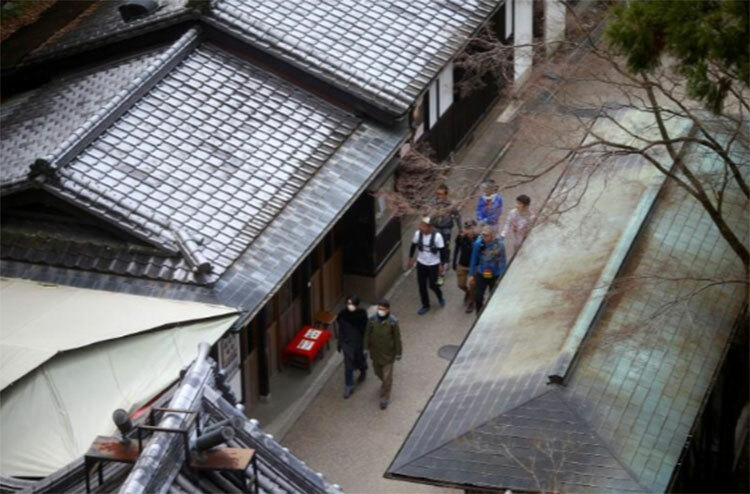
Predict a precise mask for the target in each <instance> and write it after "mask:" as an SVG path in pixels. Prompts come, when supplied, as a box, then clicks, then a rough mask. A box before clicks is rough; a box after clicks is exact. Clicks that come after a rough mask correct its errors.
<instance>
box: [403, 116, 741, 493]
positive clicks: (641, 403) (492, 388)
mask: <svg viewBox="0 0 750 494" xmlns="http://www.w3.org/2000/svg"><path fill="white" fill-rule="evenodd" d="M620 117H622V118H618V123H622V122H625V123H626V124H627V125H629V126H630V125H633V124H634V122H635V121H636V120H635V119H634V118H632V114H624V115H620ZM633 128H637V127H633ZM597 130H598V131H599V132H601V129H597ZM747 152H748V150H747V149H746V148H744V147H743V146H741V145H739V146H735V147H734V148H733V153H735V154H736V156H735V159H737V160H740V159H741V156H743V153H744V154H747ZM684 161H685V162H686V163H690V164H691V166H694V167H695V168H694V171H695V172H696V173H698V174H700V175H701V176H704V175H706V176H709V175H710V174H715V173H717V171H719V172H720V171H721V170H722V163H721V161H720V160H719V159H718V156H717V155H715V154H713V153H712V152H710V151H703V150H702V149H701V148H699V147H691V148H688V149H687V150H686V154H685V156H684ZM611 166H612V169H617V168H619V171H618V172H616V173H614V172H613V173H614V174H613V175H612V176H611V177H610V179H609V180H610V182H609V185H608V187H609V188H608V189H607V196H608V201H606V203H605V202H602V201H599V202H598V203H597V204H596V209H592V211H593V212H589V205H588V203H587V202H586V201H587V200H588V199H586V197H585V196H584V198H583V199H582V203H581V206H578V208H577V209H581V208H583V209H585V210H586V211H587V213H586V214H591V215H592V216H591V217H589V218H588V219H587V220H582V221H578V220H579V219H580V218H577V217H574V218H571V217H570V216H566V220H565V222H564V223H561V225H563V227H562V229H558V228H551V227H548V226H547V225H543V226H541V227H539V228H538V229H535V230H534V231H532V233H531V234H530V236H529V237H528V238H527V240H526V243H525V244H524V246H523V248H522V249H521V250H520V251H519V254H518V255H517V257H516V258H515V259H514V260H513V262H512V263H511V265H510V268H509V269H508V272H507V273H506V276H505V278H504V279H503V280H502V282H501V283H500V286H499V288H498V290H497V291H496V292H495V294H494V295H493V297H492V298H491V299H490V301H489V302H488V305H487V307H486V308H485V311H484V312H483V313H482V315H481V316H480V318H479V319H478V320H477V323H476V325H475V326H474V328H473V329H472V331H471V332H470V333H469V335H468V336H467V338H466V340H465V341H464V343H463V345H462V347H461V349H460V350H459V352H458V354H457V355H456V357H455V359H454V360H453V362H452V363H451V365H450V367H449V368H448V370H447V371H446V374H445V375H444V377H443V379H442V380H441V382H440V384H439V385H438V388H437V389H436V390H435V392H434V394H433V396H432V398H431V399H430V402H429V403H428V404H427V406H426V407H425V409H424V410H423V412H422V414H421V416H420V418H419V420H418V421H417V422H416V424H415V425H414V428H413V429H412V431H411V432H410V434H409V437H408V438H407V439H406V441H405V442H404V444H403V446H402V448H401V450H400V451H399V453H398V455H397V456H396V458H395V459H394V460H393V463H392V464H391V466H390V467H389V470H388V475H390V476H393V477H397V478H404V477H406V478H410V479H415V480H420V481H427V482H432V483H438V484H440V485H445V484H446V483H448V484H454V485H458V486H462V487H464V488H472V487H481V488H490V489H496V490H504V489H512V490H522V491H549V490H564V491H566V490H570V491H573V492H608V491H617V492H619V491H634V490H635V491H640V492H644V491H647V492H661V491H665V490H668V489H669V486H670V480H671V479H672V478H673V475H674V472H675V470H676V469H677V468H679V462H680V455H681V454H682V452H683V450H684V449H683V448H684V446H685V444H686V442H688V441H689V440H690V436H689V434H690V430H691V427H693V425H694V423H695V421H696V419H697V417H698V416H699V413H700V411H701V407H702V406H703V403H704V399H705V397H706V395H707V393H709V392H710V391H711V385H712V379H713V377H714V375H715V372H716V370H717V368H718V367H719V365H720V364H721V360H722V355H723V352H724V350H725V348H726V346H727V344H728V342H729V337H730V335H731V332H732V329H733V327H734V326H735V324H736V318H737V317H738V315H739V313H740V311H741V309H742V305H743V302H744V301H745V300H746V296H747V294H746V290H745V288H744V286H743V284H742V283H732V282H730V283H725V284H718V285H716V286H712V287H706V286H704V284H705V280H714V279H716V280H721V279H729V280H733V279H735V278H737V277H738V276H739V273H742V263H741V261H740V260H739V258H738V257H737V255H736V254H735V253H734V252H733V250H732V249H731V248H730V247H729V245H728V243H727V242H726V241H725V240H724V239H723V238H722V237H721V235H720V234H719V231H718V229H717V227H716V225H715V224H713V222H712V221H711V219H710V218H709V217H708V214H707V213H706V212H705V210H704V209H703V208H702V207H701V206H700V204H698V203H697V202H696V201H695V200H694V199H693V198H692V197H691V196H690V195H689V194H688V193H687V192H686V191H684V190H682V189H680V188H679V187H678V186H677V185H676V184H675V183H674V182H672V181H666V182H665V181H664V180H665V178H664V176H663V175H659V174H656V175H653V176H651V177H650V178H649V177H648V176H647V175H643V174H640V175H639V174H638V173H637V170H638V166H637V161H636V162H634V161H632V160H629V159H627V158H618V159H617V161H615V162H614V163H613V164H612V165H611ZM648 168H650V166H648V165H647V168H646V169H645V170H646V171H648ZM651 171H653V170H651ZM634 172H635V175H634ZM594 177H595V176H594ZM614 177H619V178H617V179H615V178H614ZM626 177H629V178H626ZM638 177H640V178H638ZM613 179H615V180H616V181H618V180H624V182H623V183H619V184H616V182H612V181H611V180H613ZM635 179H637V180H635ZM638 181H642V183H643V184H644V185H649V188H647V189H646V192H645V193H643V195H642V196H641V202H643V199H644V198H647V196H649V197H650V192H649V191H650V188H651V187H657V186H658V185H653V184H652V182H655V183H656V184H663V185H661V187H662V190H661V195H660V196H659V199H658V201H657V202H656V203H655V206H652V208H651V214H650V216H649V215H648V214H644V215H643V218H647V220H645V223H643V224H641V223H640V222H639V223H633V221H632V220H628V223H629V224H631V225H632V231H635V232H639V233H638V235H637V236H636V237H635V240H632V241H631V243H630V244H629V245H626V246H625V247H626V249H625V250H624V252H628V251H630V252H632V254H631V255H630V257H625V258H624V259H625V260H624V262H623V263H622V264H620V267H619V269H618V271H619V274H618V277H620V278H621V279H622V280H623V283H625V284H624V285H619V284H618V285H615V286H617V287H618V290H617V291H616V292H615V293H613V294H612V295H611V296H610V297H607V299H606V305H604V300H605V299H604V298H603V297H602V296H599V304H600V309H599V311H600V314H599V316H598V317H597V318H596V319H594V320H593V322H592V323H591V325H590V327H588V328H587V329H588V332H587V335H586V337H585V339H584V340H583V343H582V344H581V346H580V347H579V349H578V350H577V358H576V361H575V365H574V366H573V367H572V370H569V371H568V374H566V379H565V380H564V381H563V384H564V385H562V386H561V385H558V384H550V381H549V380H548V378H549V377H550V376H551V375H552V370H553V369H555V368H556V366H557V364H556V362H557V360H558V358H559V356H560V354H561V352H562V351H563V350H562V349H563V348H564V343H565V342H566V341H567V337H566V336H565V335H566V333H568V337H569V336H570V335H569V333H570V331H571V328H572V327H573V324H572V323H573V322H574V321H578V320H579V318H580V316H579V315H578V314H581V313H582V312H581V307H584V306H585V305H584V304H583V303H582V301H581V300H579V298H580V294H583V293H589V290H591V288H587V287H589V285H590V284H592V283H593V282H594V281H597V277H598V274H596V273H594V274H595V276H593V277H592V276H591V274H592V272H591V270H592V269H597V270H598V269H599V268H598V267H597V266H600V265H601V264H602V251H601V250H599V247H598V246H607V245H612V244H613V243H614V241H615V240H616V239H617V238H618V237H619V238H625V237H627V236H628V235H626V234H625V233H622V234H620V233H619V232H618V230H617V229H615V230H613V229H612V226H613V225H617V224H618V223H619V224H622V222H623V220H625V219H627V215H628V212H630V211H635V210H636V209H639V208H635V207H630V206H629V205H628V201H627V199H626V198H627V197H628V193H627V192H626V190H627V187H625V185H624V184H627V185H628V186H629V187H632V186H633V184H634V183H636V182H638ZM599 187H600V185H599V184H597V180H596V179H595V178H594V179H592V180H591V181H589V182H587V188H588V192H587V194H593V195H594V196H596V195H597V194H598V193H597V192H595V191H596V190H597V189H598V188H599ZM633 190H636V191H640V190H641V189H638V188H636V189H633ZM639 195H640V192H639ZM724 201H725V202H724V208H725V209H724V218H726V219H727V221H728V222H729V224H730V227H731V228H732V229H733V231H734V232H735V233H736V234H737V235H738V237H739V238H740V239H741V241H743V242H747V241H748V239H749V230H750V208H748V201H747V198H746V197H745V196H744V195H743V194H742V193H741V191H740V190H739V188H738V187H736V186H730V187H729V189H728V190H727V191H726V193H725V198H724ZM618 202H621V203H622V205H623V208H622V210H621V211H620V212H619V213H618V211H617V209H612V208H614V206H613V205H614V204H616V203H618ZM570 213H574V211H571V212H570ZM570 213H566V214H567V215H569V214H570ZM623 213H625V214H623ZM574 214H575V213H574ZM597 217H598V219H597ZM565 225H572V226H573V228H575V235H574V237H569V236H568V232H567V230H566V229H565ZM592 225H594V226H595V229H596V238H597V240H596V242H590V241H588V240H586V241H584V243H585V245H583V244H581V245H580V246H578V244H577V242H581V241H582V239H583V238H586V237H584V236H583V234H582V232H585V231H586V230H587V228H590V227H591V226H592ZM628 231H631V228H629V229H628ZM613 233H614V234H615V235H614V236H613ZM549 234H552V237H547V235H549ZM555 240H556V241H557V242H559V243H560V246H559V247H560V248H558V249H556V250H550V249H547V248H543V247H542V245H543V243H544V242H547V243H550V242H554V241H555ZM605 251H609V248H607V249H605ZM579 256H582V257H579ZM608 257H609V259H612V257H611V254H605V256H604V258H603V259H604V260H606V259H607V258H608ZM534 261H535V262H534ZM529 262H534V264H535V265H536V266H544V268H543V269H539V268H537V269H532V268H531V265H530V264H529ZM571 263H572V264H571ZM608 264H609V261H608ZM519 269H520V270H521V272H522V273H523V274H522V275H521V276H522V278H521V280H522V281H521V282H519V281H518V280H519V278H518V276H519V271H518V270H519ZM524 270H525V271H524ZM540 271H541V272H549V273H550V274H552V280H554V281H553V285H550V284H549V283H546V282H544V280H543V279H542V280H540V279H539V277H538V274H539V272H540ZM661 274H663V275H664V276H666V277H668V279H664V280H661V279H660V278H659V277H660V275H661ZM554 286H557V287H558V288H556V289H555V288H550V287H554ZM591 286H594V285H591ZM595 286H596V287H600V286H607V285H601V284H600V283H599V282H598V281H597V282H596V284H595ZM550 289H551V290H552V291H551V292H550V291H549V290H550ZM594 291H596V289H595V290H594ZM592 293H593V292H592ZM571 314H572V318H571V317H570V315H571ZM561 335H562V338H561ZM551 482H555V484H554V488H551V487H550V486H551V485H552V484H551Z"/></svg>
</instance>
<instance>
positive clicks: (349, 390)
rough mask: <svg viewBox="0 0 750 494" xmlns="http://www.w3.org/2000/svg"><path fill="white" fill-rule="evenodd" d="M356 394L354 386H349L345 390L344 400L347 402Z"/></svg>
mask: <svg viewBox="0 0 750 494" xmlns="http://www.w3.org/2000/svg"><path fill="white" fill-rule="evenodd" d="M352 393H354V386H347V387H346V388H345V389H344V399H345V400H347V399H349V397H350V396H351V395H352Z"/></svg>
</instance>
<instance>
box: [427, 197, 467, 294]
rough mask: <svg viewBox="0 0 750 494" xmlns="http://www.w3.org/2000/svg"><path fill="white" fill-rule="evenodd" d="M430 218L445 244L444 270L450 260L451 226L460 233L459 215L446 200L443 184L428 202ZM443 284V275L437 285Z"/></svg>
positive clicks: (447, 199)
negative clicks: (454, 226) (454, 225)
mask: <svg viewBox="0 0 750 494" xmlns="http://www.w3.org/2000/svg"><path fill="white" fill-rule="evenodd" d="M430 217H431V218H432V226H433V228H434V229H435V230H436V231H437V232H438V233H440V235H442V237H443V242H445V259H446V262H445V264H444V266H443V267H444V270H447V269H448V261H449V260H450V258H451V249H450V245H451V233H452V232H453V224H454V223H455V224H456V231H457V232H460V231H461V215H460V214H459V212H458V209H457V208H456V207H455V206H454V205H453V202H452V201H451V200H450V199H449V198H448V186H447V185H445V184H440V185H438V188H437V190H436V191H435V197H433V198H432V200H431V201H430ZM442 284H443V275H440V276H439V277H438V285H442Z"/></svg>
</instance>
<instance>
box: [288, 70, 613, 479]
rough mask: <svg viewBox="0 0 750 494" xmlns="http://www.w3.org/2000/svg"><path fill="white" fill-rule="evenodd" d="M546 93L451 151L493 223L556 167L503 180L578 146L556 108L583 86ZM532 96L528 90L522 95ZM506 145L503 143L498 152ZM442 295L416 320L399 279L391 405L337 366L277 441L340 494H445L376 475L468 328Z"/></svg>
mask: <svg viewBox="0 0 750 494" xmlns="http://www.w3.org/2000/svg"><path fill="white" fill-rule="evenodd" d="M584 58H585V57H584ZM583 63H585V60H584V61H583ZM555 91H556V93H557V94H558V99H554V98H550V97H549V96H550V94H551V93H549V92H546V93H543V96H544V98H535V99H534V100H533V105H528V104H526V105H524V106H525V108H528V110H526V111H524V110H523V109H522V110H521V113H524V116H523V118H522V119H518V118H517V119H516V121H513V120H512V116H511V118H508V115H507V114H505V115H503V112H504V110H505V109H506V107H507V104H508V102H507V101H505V102H503V101H501V102H500V103H498V104H497V105H496V106H495V107H494V108H492V109H491V110H490V112H488V115H487V116H486V118H485V120H484V122H483V123H482V124H481V125H480V126H479V127H478V128H477V129H476V130H475V132H474V138H473V140H472V141H471V142H470V143H469V144H468V145H467V146H466V147H465V148H464V149H463V150H462V151H461V152H459V153H458V156H457V159H456V162H457V164H458V166H457V168H456V169H457V173H460V174H461V176H456V177H451V180H449V184H450V185H453V183H452V182H454V181H457V182H458V183H463V184H467V183H475V184H476V183H477V182H479V181H481V179H482V178H483V177H484V176H485V175H486V171H485V170H486V169H487V167H488V166H489V167H491V170H490V173H489V176H491V177H492V178H494V179H495V181H496V182H497V183H498V184H500V186H501V187H503V198H504V200H505V205H506V207H505V211H504V215H503V218H502V220H501V221H503V222H504V221H505V216H506V215H507V213H508V212H509V211H510V209H511V208H512V207H513V204H514V200H513V199H514V198H515V196H516V195H518V194H522V193H525V194H528V195H529V196H530V197H531V198H532V208H534V209H538V207H539V206H540V205H541V203H542V202H543V201H544V199H545V198H546V197H547V196H548V195H549V193H550V191H551V190H552V188H553V187H554V185H555V183H556V181H557V178H558V176H559V174H560V172H561V171H562V169H560V170H555V171H553V172H551V173H548V174H545V175H544V176H542V177H541V178H538V179H537V180H535V181H533V182H531V183H528V184H524V185H519V186H516V187H508V186H509V184H511V183H512V180H517V179H516V178H511V177H512V176H511V175H510V173H517V172H519V171H523V172H525V173H534V172H537V171H540V170H542V169H544V168H546V167H547V166H549V164H551V163H554V162H555V161H556V160H559V159H560V158H562V157H563V156H564V155H565V153H566V151H565V149H564V147H565V145H567V144H572V143H575V142H579V141H580V139H581V138H582V137H583V129H582V128H581V125H580V121H579V120H578V118H579V117H581V116H582V115H581V112H576V111H575V110H576V109H575V108H572V107H570V106H564V105H561V103H560V102H561V101H564V100H565V98H566V95H567V94H568V93H569V94H571V95H572V96H571V101H575V102H576V104H581V100H582V99H584V97H585V96H586V95H587V90H586V88H585V87H580V86H579V85H576V84H571V85H570V86H569V85H567V84H563V85H562V86H560V87H559V88H556V89H555ZM538 94H539V92H538V91H537V92H534V91H532V95H531V97H532V98H534V97H535V96H537V95H538ZM594 96H597V97H599V98H601V97H605V98H606V96H608V95H604V96H602V95H601V94H594ZM501 116H502V118H501ZM591 116H592V117H593V115H591ZM584 117H588V115H584ZM498 120H500V121H498ZM519 121H520V123H519ZM508 122H510V123H508ZM511 131H514V132H515V133H514V137H513V139H512V140H510V142H508V138H509V137H510V134H511ZM506 143H507V144H509V145H508V147H507V149H506V150H504V149H503V148H505V145H506ZM502 151H505V152H502ZM473 206H474V204H473V203H471V202H470V203H468V204H467V205H466V207H465V208H464V211H463V216H464V217H465V218H472V217H474V208H473ZM407 248H408V246H404V249H407ZM444 291H445V298H446V300H447V302H448V304H447V306H446V307H445V308H442V309H441V308H439V306H438V305H437V303H436V302H435V301H433V309H432V310H431V311H430V312H429V313H428V314H426V315H424V316H418V315H417V314H416V310H417V308H418V307H419V301H418V293H417V287H416V274H415V273H414V272H413V271H412V272H409V273H406V274H405V276H404V277H402V278H401V280H400V282H399V283H398V284H397V285H396V286H395V287H394V289H393V290H392V291H391V296H390V298H391V301H392V306H393V307H392V309H393V313H394V314H395V315H396V316H397V317H398V318H399V320H400V324H401V332H402V338H403V346H404V355H403V359H402V360H401V361H400V362H397V363H396V364H395V370H394V388H393V393H392V402H391V406H390V407H389V408H388V409H387V410H386V411H380V410H379V409H378V401H379V400H378V391H379V381H378V380H377V378H376V377H375V376H374V375H372V374H370V375H369V376H368V378H367V381H366V382H365V383H363V384H362V385H360V386H358V387H357V390H356V392H355V393H354V395H353V396H352V397H351V398H350V399H348V400H344V399H342V396H341V395H342V392H343V387H344V383H343V367H342V366H340V367H339V368H338V369H337V370H336V372H335V373H334V374H333V376H332V377H331V378H330V380H329V381H328V382H327V383H326V384H325V385H324V386H323V389H322V390H321V391H320V393H319V394H318V395H317V397H315V399H314V400H313V401H312V403H311V404H310V406H309V407H307V409H306V410H305V411H304V412H303V413H302V415H301V416H300V418H299V420H297V422H296V423H295V424H294V425H293V426H292V428H291V429H290V430H289V432H288V434H287V435H286V437H285V438H283V441H282V442H283V443H284V444H285V445H286V446H288V447H289V448H290V449H291V450H292V451H294V452H295V454H296V455H297V456H298V457H299V458H302V459H303V460H305V461H306V462H307V463H308V464H309V465H310V466H311V467H313V468H314V469H316V470H318V471H321V472H324V474H325V475H326V477H327V478H329V479H331V481H332V482H336V483H338V484H340V485H341V486H342V488H343V489H344V490H345V491H347V492H368V493H376V492H377V493H379V492H388V493H409V492H440V491H441V490H442V491H447V490H448V489H440V488H437V487H434V486H428V485H420V484H414V483H408V482H400V481H394V480H389V479H385V478H383V472H385V470H386V469H387V467H388V465H389V464H390V462H391V460H392V459H393V458H394V456H395V455H396V453H397V451H398V448H399V447H400V446H401V443H402V442H403V440H404V438H405V437H406V435H407V434H408V432H409V430H410V429H411V427H412V425H413V424H414V422H415V421H416V419H417V417H418V416H419V413H420V412H421V410H422V408H423V407H424V406H425V404H426V403H427V401H428V399H429V398H430V396H431V394H432V392H433V390H434V389H435V388H436V386H437V384H438V382H439V381H440V379H441V377H442V375H443V373H444V371H445V369H446V368H447V366H448V363H449V362H448V361H447V360H444V359H442V358H440V357H439V356H438V350H439V349H440V348H441V347H442V346H444V345H460V344H461V342H462V341H463V339H464V337H465V336H466V334H467V333H468V331H469V329H470V328H471V326H472V325H473V323H474V321H475V315H474V314H466V313H464V311H463V309H462V307H461V300H462V298H463V294H462V292H460V291H459V290H458V288H457V287H456V286H455V274H454V273H453V272H452V271H451V272H449V274H448V275H447V276H446V281H445V286H444ZM433 297H434V296H433Z"/></svg>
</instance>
